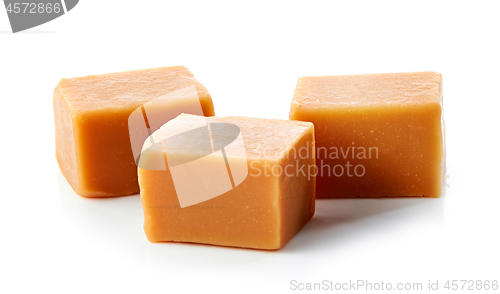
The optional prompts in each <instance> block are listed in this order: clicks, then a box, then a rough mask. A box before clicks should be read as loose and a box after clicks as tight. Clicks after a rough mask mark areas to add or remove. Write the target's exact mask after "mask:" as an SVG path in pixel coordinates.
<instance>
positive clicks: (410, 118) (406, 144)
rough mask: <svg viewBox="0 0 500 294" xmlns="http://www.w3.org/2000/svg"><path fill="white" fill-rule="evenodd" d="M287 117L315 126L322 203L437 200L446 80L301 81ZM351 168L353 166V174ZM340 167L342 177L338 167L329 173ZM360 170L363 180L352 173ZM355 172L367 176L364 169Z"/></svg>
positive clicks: (421, 76) (406, 76)
mask: <svg viewBox="0 0 500 294" xmlns="http://www.w3.org/2000/svg"><path fill="white" fill-rule="evenodd" d="M290 119H292V120H300V121H308V122H312V123H314V126H315V130H316V147H317V150H316V154H317V165H318V171H319V174H318V177H317V190H316V195H317V198H350V197H396V196H427V197H440V195H441V190H442V183H443V174H444V147H443V140H444V135H443V132H444V129H443V128H444V123H443V120H442V80H441V74H439V73H436V72H418V73H395V74H367V75H348V76H317V77H302V78H300V79H299V80H298V83H297V87H296V89H295V92H294V95H293V99H292V106H291V111H290ZM442 126H443V127H442ZM353 147H355V148H354V153H352V151H353V149H352V148H353ZM335 148H337V151H338V152H337V155H338V158H337V155H335V150H336V149H335ZM341 148H342V149H341ZM348 148H349V149H348ZM363 148H364V149H365V153H364V154H363ZM370 148H371V149H370ZM369 150H370V151H371V152H369ZM347 163H349V164H350V165H352V166H351V167H350V169H351V173H350V174H351V176H349V175H348V174H347V166H346V165H347ZM336 165H341V166H343V167H344V174H342V175H341V169H340V168H339V167H337V169H336V173H333V171H332V169H331V167H335V166H336ZM357 165H363V166H364V167H365V173H364V174H363V175H362V176H357V175H356V174H354V172H353V168H354V167H355V166H357ZM325 166H326V167H325ZM328 168H329V169H330V174H329V175H328ZM322 169H323V170H322ZM357 171H358V175H361V174H362V172H361V171H362V169H361V168H360V167H359V168H358V169H357ZM338 175H341V176H338Z"/></svg>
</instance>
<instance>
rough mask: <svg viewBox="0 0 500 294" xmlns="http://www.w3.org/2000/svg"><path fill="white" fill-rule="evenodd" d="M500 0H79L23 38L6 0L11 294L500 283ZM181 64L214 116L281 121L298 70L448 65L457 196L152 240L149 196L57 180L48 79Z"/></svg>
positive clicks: (7, 273) (0, 272)
mask: <svg viewBox="0 0 500 294" xmlns="http://www.w3.org/2000/svg"><path fill="white" fill-rule="evenodd" d="M21 2H23V1H21ZM24 2H26V1H24ZM238 3H239V2H238ZM497 3H498V2H497ZM497 3H495V2H483V1H472V2H470V3H469V4H464V3H458V2H456V1H450V2H432V1H430V2H423V1H414V2H403V1H395V2H378V3H375V1H373V2H358V1H354V2H349V1H345V2H343V3H341V2H334V1H327V2H319V1H304V2H290V1H286V2H271V1H252V2H247V3H246V4H243V3H242V4H237V2H236V1H228V2H218V1H215V2H214V1H200V2H192V1H118V0H115V1H110V0H107V1H98V0H82V1H80V3H79V4H78V5H77V6H76V7H75V8H74V9H73V10H72V11H70V12H69V13H68V14H67V15H64V16H62V17H60V18H58V19H56V20H54V21H52V22H49V23H46V24H44V25H41V26H39V27H36V28H33V29H31V30H28V31H26V32H22V33H17V34H12V33H11V32H10V25H9V23H8V18H7V13H6V12H4V10H3V8H2V9H0V10H2V11H0V57H1V60H0V84H1V86H0V99H1V105H2V114H1V116H0V123H1V128H2V144H1V146H0V148H1V152H2V153H1V156H2V160H3V162H2V176H1V183H2V186H1V189H2V194H1V203H0V234H1V235H0V236H1V237H0V238H1V239H0V292H1V293H39V292H46V293H113V292H118V291H119V292H121V293H140V292H141V293H147V292H148V291H155V293H181V292H188V291H189V292H191V291H192V292H198V293H206V292H208V293H247V292H248V293H256V291H260V292H263V293H280V292H289V291H290V281H291V280H297V281H298V282H302V283H306V282H321V281H322V280H331V281H333V282H335V283H336V282H349V280H351V281H355V280H358V279H363V280H364V279H367V280H369V281H370V282H372V283H380V282H382V281H383V282H385V283H388V282H390V283H392V284H393V287H396V284H397V283H407V282H410V283H413V282H420V283H423V286H424V289H426V288H427V284H428V281H429V280H431V281H433V282H435V281H436V280H439V286H440V288H441V289H443V288H442V286H444V283H445V282H446V280H449V279H456V280H460V279H473V280H477V279H480V280H483V281H484V280H494V279H496V280H500V270H499V262H500V254H499V249H500V241H499V238H498V234H499V224H500V213H499V209H500V207H499V206H500V195H499V194H500V193H499V188H498V182H499V171H498V168H499V163H500V158H499V144H498V143H499V140H498V135H499V131H498V127H499V111H498V107H499V105H500V103H499V99H500V94H499V85H500V70H499V68H500V58H499V52H500V44H499V36H500V34H499V29H500V17H499V11H500V10H499V5H497ZM169 65H186V66H187V67H189V68H190V69H191V71H192V72H193V73H194V74H195V76H196V77H197V78H198V80H199V81H200V82H201V83H203V84H204V85H205V86H206V87H207V88H208V90H209V91H210V93H211V95H212V97H213V100H214V104H215V110H216V114H217V115H219V116H226V115H242V116H255V117H268V118H282V119H287V118H288V112H289V107H290V100H291V98H292V93H293V90H294V88H295V83H296V81H297V78H298V77H299V76H303V75H325V74H329V75H334V74H357V73H378V72H402V71H430V70H432V71H439V72H441V73H442V75H443V80H444V99H445V119H446V127H447V129H446V134H447V149H448V158H447V164H448V175H449V179H448V181H447V184H448V188H447V190H446V193H445V195H443V197H442V198H440V199H378V200H319V201H317V211H316V215H315V217H314V218H313V219H312V220H311V221H310V222H309V223H308V224H307V225H306V226H305V227H304V228H303V229H302V230H301V231H300V232H299V233H298V234H297V235H296V236H295V237H294V238H293V239H292V240H291V241H290V242H289V243H288V244H287V245H286V246H285V247H284V248H282V249H281V250H279V251H276V252H266V251H258V250H246V249H233V248H223V247H217V246H206V245H189V244H171V243H165V244H152V243H149V242H148V241H147V239H146V236H145V235H144V231H143V229H142V224H143V214H142V207H141V203H140V199H139V196H137V195H136V196H130V197H121V198H115V199H98V200H96V199H94V200H92V199H85V198H82V197H80V196H78V195H76V194H75V193H74V192H73V191H72V190H71V188H70V187H69V185H68V184H67V182H66V181H65V180H64V178H63V177H62V175H61V173H60V172H59V169H58V166H57V163H56V160H55V158H54V126H53V110H52V91H53V89H54V87H55V86H56V84H57V82H58V81H59V79H61V78H62V77H73V76H84V75H88V74H98V73H107V72H115V71H122V70H131V69H140V68H150V67H158V66H169ZM293 292H298V291H293ZM379 292H382V291H379ZM390 292H395V291H390ZM435 292H436V291H435ZM449 292H451V293H459V292H460V291H449ZM469 292H471V291H469ZM408 293H410V291H408ZM418 293H424V291H419V292H418ZM486 293H493V291H491V290H490V291H487V292H486ZM496 293H498V291H497V292H496Z"/></svg>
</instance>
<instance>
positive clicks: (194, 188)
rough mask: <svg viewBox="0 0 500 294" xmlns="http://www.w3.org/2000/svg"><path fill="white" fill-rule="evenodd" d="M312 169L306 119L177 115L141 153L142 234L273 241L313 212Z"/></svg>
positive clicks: (251, 243)
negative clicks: (287, 119) (303, 120)
mask: <svg viewBox="0 0 500 294" xmlns="http://www.w3.org/2000/svg"><path fill="white" fill-rule="evenodd" d="M299 151H300V154H299V153H298V152H299ZM314 169H315V156H314V129H313V125H312V124H311V123H307V122H297V121H285V120H272V119H260V118H244V117H209V118H205V117H201V116H195V115H180V116H179V117H177V118H175V119H173V120H171V121H169V122H168V123H166V124H165V125H164V126H163V127H161V128H160V129H159V130H158V131H156V132H155V133H154V134H153V135H152V136H151V138H150V139H148V140H146V142H145V145H144V149H143V153H142V154H141V159H140V163H139V185H140V187H141V200H142V205H143V208H144V221H145V223H144V230H145V232H146V236H147V238H148V239H149V240H150V241H151V242H162V241H174V242H193V243H205V244H213V245H223V246H233V247H246V248H255V249H279V248H281V247H282V246H283V245H285V244H286V243H287V242H288V241H289V240H290V239H291V238H292V237H293V236H294V235H295V234H296V233H297V232H298V231H299V230H300V229H301V228H302V227H303V226H304V225H305V224H306V223H307V222H308V221H309V220H310V219H311V217H312V216H313V214H314V207H315V206H314V199H315V198H314V192H315V173H314ZM297 170H299V171H297ZM309 171H311V172H309Z"/></svg>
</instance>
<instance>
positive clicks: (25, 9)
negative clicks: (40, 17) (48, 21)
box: [7, 3, 62, 13]
mask: <svg viewBox="0 0 500 294" xmlns="http://www.w3.org/2000/svg"><path fill="white" fill-rule="evenodd" d="M61 9H62V7H61V4H60V3H55V4H52V3H9V5H7V13H60V12H61Z"/></svg>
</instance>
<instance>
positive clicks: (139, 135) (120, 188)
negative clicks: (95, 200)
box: [53, 66, 214, 197]
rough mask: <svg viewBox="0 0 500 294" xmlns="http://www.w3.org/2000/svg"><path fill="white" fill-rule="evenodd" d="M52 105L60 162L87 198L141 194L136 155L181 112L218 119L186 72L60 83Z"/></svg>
mask: <svg viewBox="0 0 500 294" xmlns="http://www.w3.org/2000/svg"><path fill="white" fill-rule="evenodd" d="M53 100H54V116H55V129H56V132H55V135H56V158H57V162H58V163H59V167H60V169H61V172H62V174H63V175H64V177H65V178H66V180H67V181H68V182H69V184H70V185H71V187H72V188H73V190H74V191H75V192H76V193H77V194H79V195H81V196H84V197H106V196H121V195H130V194H136V193H139V185H138V182H137V165H136V162H137V160H138V156H134V153H137V155H140V151H141V148H142V145H143V144H144V140H145V139H146V138H147V137H148V136H149V135H150V133H149V132H153V131H155V130H156V129H158V128H159V127H160V126H161V125H163V124H164V123H165V122H167V121H168V120H169V119H172V118H174V117H176V116H177V115H179V114H180V113H183V112H186V113H193V114H199V115H207V116H210V115H214V109H213V104H212V99H211V97H210V94H209V93H208V91H207V89H206V88H205V87H204V86H203V85H201V84H200V83H199V82H198V81H196V79H195V78H194V77H193V74H192V73H191V72H190V71H189V70H188V69H187V68H185V67H183V66H175V67H163V68H154V69H145V70H135V71H127V72H120V73H112V74H103V75H93V76H87V77H81V78H71V79H62V80H61V81H60V82H59V84H58V85H57V87H56V88H55V90H54V99H53ZM148 118H149V121H148ZM137 145H138V147H137ZM133 149H134V150H133Z"/></svg>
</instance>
